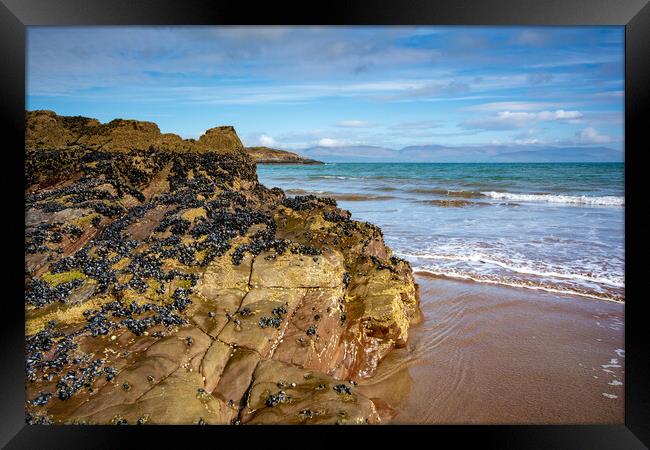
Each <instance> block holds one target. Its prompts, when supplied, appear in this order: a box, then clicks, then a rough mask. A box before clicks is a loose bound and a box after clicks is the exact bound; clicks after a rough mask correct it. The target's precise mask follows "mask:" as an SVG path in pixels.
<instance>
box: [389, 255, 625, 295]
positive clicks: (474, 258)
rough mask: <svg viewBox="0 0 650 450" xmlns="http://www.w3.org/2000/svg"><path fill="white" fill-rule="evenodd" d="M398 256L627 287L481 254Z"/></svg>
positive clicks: (611, 279) (604, 278) (605, 279)
mask: <svg viewBox="0 0 650 450" xmlns="http://www.w3.org/2000/svg"><path fill="white" fill-rule="evenodd" d="M396 254H397V255H398V256H401V257H404V258H419V259H442V260H447V261H461V262H480V263H486V264H492V265H495V266H498V267H501V268H502V269H506V270H509V271H511V272H516V273H522V274H526V275H534V276H537V277H550V278H564V279H569V280H580V281H588V282H591V283H598V284H606V285H609V286H613V287H619V288H623V287H625V282H624V280H623V278H622V277H616V276H610V277H607V276H593V275H587V274H581V273H575V272H569V271H566V272H559V271H554V270H542V269H535V268H532V267H530V266H524V265H515V264H512V263H509V262H506V261H499V260H497V259H494V258H493V257H490V256H487V255H483V254H480V253H472V254H469V255H444V254H443V255H432V254H412V253H399V252H396Z"/></svg>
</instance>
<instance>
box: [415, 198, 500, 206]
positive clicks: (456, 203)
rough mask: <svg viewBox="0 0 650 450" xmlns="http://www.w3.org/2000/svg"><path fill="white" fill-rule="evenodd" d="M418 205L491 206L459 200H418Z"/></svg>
mask: <svg viewBox="0 0 650 450" xmlns="http://www.w3.org/2000/svg"><path fill="white" fill-rule="evenodd" d="M416 203H422V204H425V205H432V206H442V207H447V208H464V207H466V206H489V205H490V203H487V202H472V201H469V200H458V199H452V200H439V199H435V200H416Z"/></svg>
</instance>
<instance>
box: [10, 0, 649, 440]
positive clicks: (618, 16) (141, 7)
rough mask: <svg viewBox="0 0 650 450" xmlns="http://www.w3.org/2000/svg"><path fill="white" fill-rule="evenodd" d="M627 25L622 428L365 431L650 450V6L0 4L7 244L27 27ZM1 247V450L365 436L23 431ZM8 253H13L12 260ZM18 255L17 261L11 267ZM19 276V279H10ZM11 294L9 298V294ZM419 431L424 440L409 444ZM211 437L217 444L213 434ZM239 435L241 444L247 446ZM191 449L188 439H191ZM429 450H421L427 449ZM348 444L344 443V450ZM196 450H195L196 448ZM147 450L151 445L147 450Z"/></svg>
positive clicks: (20, 360)
mask: <svg viewBox="0 0 650 450" xmlns="http://www.w3.org/2000/svg"><path fill="white" fill-rule="evenodd" d="M207 24H212V25H225V24H237V25H255V24H278V25H293V24H304V25H352V24H377V25H379V24H382V25H388V24H395V25H420V24H421V25H425V24H431V25H624V26H625V36H626V43H625V53H626V62H625V67H626V80H625V143H626V151H625V197H626V198H625V204H626V208H625V223H626V228H625V233H626V235H625V263H626V274H625V277H626V297H627V301H626V305H625V350H626V358H625V424H624V425H603V426H574V425H572V426H541V425H540V426H453V427H452V426H383V427H367V428H364V429H363V431H362V432H363V433H364V438H363V439H364V440H365V439H368V438H374V437H376V438H380V439H382V440H383V439H385V438H386V437H388V436H387V433H390V434H391V435H396V436H394V437H396V438H397V439H400V440H404V441H405V443H407V444H409V443H411V442H412V444H411V445H427V444H429V445H436V446H437V445H439V443H440V442H441V439H450V440H451V442H454V445H455V446H456V445H462V444H463V443H468V442H473V443H474V445H480V446H482V447H483V446H488V447H497V448H553V449H560V448H567V449H569V448H571V449H574V448H592V449H601V448H602V449H616V448H624V449H636V448H647V446H650V427H649V424H650V394H649V392H650V389H648V386H647V384H648V383H647V381H648V379H649V378H650V370H649V369H650V355H649V351H648V346H647V345H646V344H647V342H648V340H647V339H644V338H645V337H646V336H647V333H646V329H647V326H646V325H645V324H644V321H645V320H646V316H645V315H644V314H643V312H644V311H643V303H644V302H645V301H646V299H645V298H644V296H643V295H642V291H641V289H642V286H643V284H642V283H643V278H642V275H641V270H640V267H643V266H645V265H647V263H646V264H644V263H643V261H642V260H641V258H642V257H643V254H642V252H643V250H642V245H641V244H642V242H643V239H642V236H643V234H642V233H643V231H645V230H643V228H645V227H644V226H643V225H644V224H645V223H647V222H646V221H644V220H643V219H642V212H641V211H642V210H643V207H644V205H643V203H642V202H643V197H642V192H643V187H644V186H643V181H644V173H643V171H644V169H645V165H644V164H642V163H641V161H642V160H641V158H642V155H643V153H644V150H645V149H644V147H642V145H643V144H644V143H645V141H644V138H645V137H646V134H647V133H646V132H645V131H646V130H645V128H647V127H646V126H645V125H646V122H644V119H645V118H646V116H647V114H644V113H647V110H648V100H649V93H650V70H649V67H650V63H649V61H648V59H649V58H648V55H650V5H649V4H648V0H617V1H612V0H482V1H481V0H473V1H470V0H455V1H454V0H446V1H435V2H434V1H427V0H410V1H404V0H402V1H395V0H393V1H388V0H382V1H379V0H347V1H329V2H322V3H319V4H317V5H310V4H308V3H307V2H304V3H300V4H291V3H288V2H287V3H286V4H285V5H282V4H277V3H275V2H265V3H261V2H260V4H252V3H248V2H243V1H239V2H237V1H232V0H228V1H225V0H218V1H213V2H210V1H205V0H185V1H183V2H174V1H173V0H139V1H129V0H112V1H110V0H0V35H1V37H0V61H1V66H2V69H1V70H0V72H1V73H2V78H1V80H2V83H1V86H0V92H1V96H0V110H1V114H2V119H1V120H2V121H1V123H2V124H3V125H4V126H5V128H6V131H5V133H3V135H2V136H3V143H4V144H5V147H4V149H3V153H2V162H3V164H2V166H3V168H2V178H3V182H4V183H5V187H4V190H3V193H9V192H11V194H13V195H9V194H5V195H3V196H2V198H3V200H2V201H3V202H5V203H4V205H5V206H3V212H4V215H5V216H6V217H7V218H10V219H12V220H10V221H7V220H4V221H3V225H5V226H6V227H7V228H8V229H7V233H10V232H11V233H15V234H16V235H17V236H23V232H24V229H23V228H21V227H22V225H24V224H23V223H21V222H22V221H21V220H20V219H19V218H20V217H24V190H23V188H22V185H24V182H23V173H24V172H23V163H24V158H23V155H24V152H23V150H22V149H23V148H24V122H25V120H24V117H25V116H24V112H25V73H26V67H25V48H26V47H25V44H26V32H25V30H26V27H27V26H38V25H50V26H60V25H207ZM5 236H6V237H5V238H4V239H2V240H1V241H0V242H2V243H3V250H4V251H3V253H7V254H6V256H5V261H3V262H4V263H5V264H4V266H5V269H6V270H5V272H4V274H5V277H4V279H3V280H2V282H3V285H4V287H5V289H4V290H3V293H4V294H5V295H4V298H3V301H2V310H1V311H2V312H1V313H0V320H1V322H0V323H1V324H2V326H1V327H0V333H1V335H2V338H1V340H0V343H1V344H0V345H1V346H2V347H1V351H0V383H1V385H2V388H1V390H0V411H1V412H0V414H1V415H2V420H1V421H0V445H2V446H3V447H6V448H66V449H70V448H130V447H131V443H132V442H133V445H135V444H134V442H135V441H132V440H133V439H136V438H143V437H145V436H144V435H145V434H146V437H147V439H152V438H153V439H155V440H157V441H161V442H166V443H168V444H171V443H173V442H185V443H186V444H188V443H190V442H194V440H195V439H197V438H198V439H209V440H212V441H213V442H214V445H222V444H223V439H224V437H225V438H228V437H232V438H235V439H245V440H244V441H242V442H244V443H246V445H250V442H251V441H250V439H251V438H252V437H261V438H263V439H271V441H267V444H270V445H274V446H275V445H278V444H280V443H281V442H285V441H289V442H290V441H295V442H297V443H303V442H305V443H306V442H313V441H315V440H318V437H317V434H318V433H324V434H325V433H326V436H323V437H324V438H325V440H323V442H329V440H331V441H332V443H334V442H336V441H335V440H338V439H340V438H342V436H341V434H342V433H345V434H346V437H348V436H349V433H351V432H352V433H355V432H359V428H357V427H351V428H349V429H345V430H343V429H342V428H341V429H339V428H336V429H334V430H332V429H331V428H327V429H326V430H325V429H322V428H321V429H320V430H314V428H313V427H309V428H308V429H307V428H302V429H298V428H295V427H291V428H290V429H289V428H286V429H283V430H282V431H281V433H282V435H281V439H282V441H277V439H278V431H277V429H272V427H260V428H256V429H254V430H252V431H251V429H250V428H249V427H228V428H227V429H226V428H224V427H218V428H214V427H99V426H95V427H84V426H76V427H57V426H52V427H47V426H27V425H25V419H24V401H25V398H24V395H25V389H24V380H25V372H24V370H25V369H24V364H25V363H24V306H23V302H22V301H19V300H18V299H19V298H21V296H23V295H24V286H23V285H22V283H20V281H19V280H20V279H21V278H22V277H23V276H24V274H23V275H21V274H20V273H19V271H20V270H21V268H20V264H19V263H18V261H20V260H21V259H22V258H24V251H23V248H22V247H23V245H22V243H21V239H19V238H10V237H9V234H6V235H5ZM9 252H15V256H14V255H11V254H10V253H9ZM10 255H11V256H10ZM13 271H15V276H14V273H13ZM7 288H9V289H7ZM413 432H417V433H418V434H419V433H422V434H426V435H427V436H417V437H416V436H412V435H410V433H413ZM216 433H219V434H218V435H217V434H216ZM243 433H246V435H244V434H243ZM188 439H191V440H188ZM423 439H424V440H423ZM344 442H345V441H344ZM190 445H193V444H190ZM148 446H149V447H152V446H151V445H148Z"/></svg>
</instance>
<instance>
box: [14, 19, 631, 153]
mask: <svg viewBox="0 0 650 450" xmlns="http://www.w3.org/2000/svg"><path fill="white" fill-rule="evenodd" d="M623 89H624V28H623V27H571V28H568V27H442V26H437V27H369V26H364V27H89V28H86V27H56V28H47V27H30V28H29V29H28V39H27V109H29V110H33V109H51V110H54V111H56V112H57V113H59V114H63V115H84V116H89V117H96V118H98V119H100V120H101V121H103V122H106V121H109V120H111V119H113V118H118V117H119V118H132V119H139V120H149V121H153V122H156V123H157V124H158V125H159V126H160V128H161V130H162V131H163V132H171V133H176V134H179V135H181V136H182V137H185V138H188V137H193V138H197V137H199V136H200V135H201V133H202V132H203V131H204V130H206V129H208V128H211V127H213V126H216V125H234V126H235V128H236V129H237V132H238V133H239V135H240V137H241V138H242V140H243V141H244V143H245V144H246V145H268V146H273V147H277V148H285V149H294V150H300V149H304V148H308V147H312V146H318V145H320V146H324V147H333V146H351V145H378V146H382V147H389V148H396V149H397V148H402V147H405V146H409V145H425V144H440V145H445V146H461V145H462V146H467V145H476V146H480V145H519V146H530V147H531V148H533V147H536V146H543V145H546V146H549V145H550V146H567V147H568V146H572V147H576V146H578V147H580V146H582V147H588V146H605V147H609V148H613V149H617V150H622V149H623V143H624V142H623V141H624V139H623V138H624V136H623V119H624V116H623V111H624V110H623V105H624V103H623V101H624V96H623Z"/></svg>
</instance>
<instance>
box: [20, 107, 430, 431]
mask: <svg viewBox="0 0 650 450" xmlns="http://www.w3.org/2000/svg"><path fill="white" fill-rule="evenodd" d="M25 145H26V149H25V152H26V154H25V312H26V328H25V330H26V375H27V380H26V390H27V395H26V399H27V402H26V410H27V421H28V423H56V424H58V423H63V424H192V423H194V424H239V423H241V424H254V423H265V424H272V423H286V424H334V423H339V424H345V423H351V424H357V423H359V424H361V423H381V422H382V421H386V418H387V417H390V407H389V405H387V404H386V402H384V401H382V400H381V399H374V398H368V397H367V396H365V395H363V394H361V393H360V392H358V390H357V389H356V383H357V382H358V381H360V380H362V379H364V378H368V377H372V376H373V373H374V372H375V370H376V367H377V364H378V363H379V361H380V360H381V359H382V358H383V357H384V356H385V355H386V354H387V353H388V352H390V351H391V349H393V348H395V347H400V346H403V345H404V344H405V343H406V341H407V339H408V331H409V326H410V325H411V324H412V323H414V322H416V321H418V320H419V319H420V310H419V300H418V289H417V285H416V283H415V282H414V278H413V274H412V271H411V268H410V266H409V264H408V263H407V262H405V261H403V260H401V259H399V258H397V257H394V256H392V254H391V251H390V249H389V248H387V246H386V245H385V244H384V241H383V238H382V233H381V230H380V229H379V228H377V227H376V226H374V225H372V224H369V223H363V222H357V221H354V220H351V219H350V213H349V212H348V211H345V210H342V209H339V208H338V207H337V204H336V201H335V200H333V199H331V198H318V197H315V196H311V195H307V196H296V197H286V196H285V194H284V193H283V191H281V190H280V189H277V188H274V189H268V188H266V187H265V186H263V185H261V184H260V183H259V182H258V179H257V175H256V170H255V162H254V160H253V159H252V158H251V157H250V155H249V153H248V152H247V151H246V149H245V148H244V147H243V145H242V143H241V142H240V140H239V138H238V137H237V134H236V133H235V130H234V128H233V127H216V128H212V129H210V130H208V131H206V132H205V134H203V135H202V136H201V137H200V139H198V140H183V139H181V138H180V137H178V136H176V135H172V134H162V133H160V130H159V129H158V127H157V126H156V125H155V124H154V123H150V122H139V121H133V120H113V121H111V122H109V123H106V124H101V123H100V122H98V121H97V120H95V119H90V118H84V117H63V116H58V115H56V114H55V113H53V112H51V111H31V112H28V113H27V117H26V144H25Z"/></svg>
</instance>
